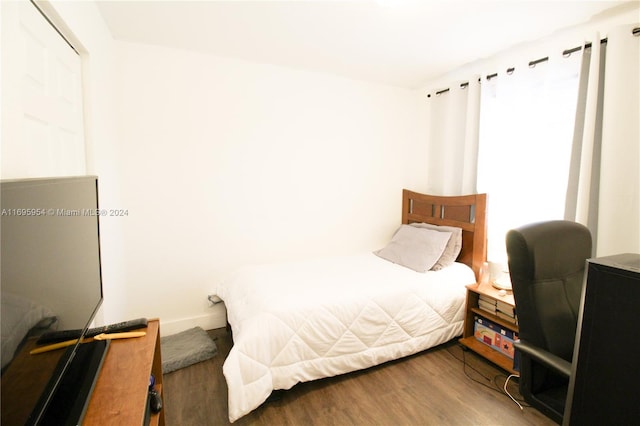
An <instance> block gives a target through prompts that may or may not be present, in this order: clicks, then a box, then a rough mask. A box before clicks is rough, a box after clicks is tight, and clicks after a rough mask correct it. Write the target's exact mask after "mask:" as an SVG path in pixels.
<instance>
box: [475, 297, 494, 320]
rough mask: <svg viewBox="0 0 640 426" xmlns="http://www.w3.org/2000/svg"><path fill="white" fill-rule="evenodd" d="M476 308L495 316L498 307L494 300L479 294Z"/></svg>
mask: <svg viewBox="0 0 640 426" xmlns="http://www.w3.org/2000/svg"><path fill="white" fill-rule="evenodd" d="M478 307H479V308H480V309H482V310H483V311H487V312H489V313H491V314H493V315H497V312H498V305H497V301H496V299H494V298H492V297H489V296H485V295H484V294H481V295H480V297H479V298H478Z"/></svg>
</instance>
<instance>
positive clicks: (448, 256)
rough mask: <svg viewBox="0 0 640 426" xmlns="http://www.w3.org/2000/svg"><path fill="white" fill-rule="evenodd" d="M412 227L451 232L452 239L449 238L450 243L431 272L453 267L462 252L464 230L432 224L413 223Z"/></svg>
mask: <svg viewBox="0 0 640 426" xmlns="http://www.w3.org/2000/svg"><path fill="white" fill-rule="evenodd" d="M411 226H415V227H418V228H426V229H432V230H434V231H440V232H450V233H451V237H450V238H449V242H448V243H447V246H446V247H445V248H444V251H443V252H442V256H440V259H438V261H437V262H436V263H435V265H433V267H432V268H431V270H432V271H439V270H440V269H442V268H446V267H447V266H449V265H453V263H454V262H455V261H456V259H457V258H458V255H459V254H460V250H462V228H456V227H454V226H441V225H432V224H430V223H412V224H411Z"/></svg>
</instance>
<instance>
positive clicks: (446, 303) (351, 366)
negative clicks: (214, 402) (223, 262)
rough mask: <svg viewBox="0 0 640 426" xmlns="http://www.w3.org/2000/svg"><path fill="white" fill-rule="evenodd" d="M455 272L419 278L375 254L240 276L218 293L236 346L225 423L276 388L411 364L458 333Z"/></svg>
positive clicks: (461, 292)
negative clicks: (399, 362) (392, 363)
mask: <svg viewBox="0 0 640 426" xmlns="http://www.w3.org/2000/svg"><path fill="white" fill-rule="evenodd" d="M473 282H475V277H474V274H473V271H472V270H471V269H470V268H469V267H467V266H466V265H463V264H461V263H455V264H454V265H451V266H449V267H447V268H444V269H443V270H441V271H437V272H435V271H429V272H426V273H418V272H415V271H412V270H410V269H407V268H405V267H402V266H399V265H396V264H393V263H391V262H388V261H386V260H384V259H381V258H379V257H377V256H376V255H374V254H372V253H365V254H360V255H353V256H347V257H334V258H330V259H318V260H313V261H304V262H296V263H286V264H271V265H259V266H248V267H244V268H242V269H240V270H238V271H237V272H235V273H234V274H232V275H231V276H229V277H228V278H227V279H225V280H223V282H221V283H220V284H219V285H218V288H217V294H218V295H219V296H220V298H222V299H223V300H224V302H225V305H226V308H227V318H228V322H229V324H230V325H231V328H232V332H233V340H234V346H233V347H232V349H231V351H230V353H229V355H228V357H227V359H226V360H225V363H224V367H223V372H224V376H225V378H226V381H227V386H228V392H229V393H228V395H229V420H230V421H232V422H233V421H235V420H237V419H239V418H240V417H242V416H244V415H245V414H247V413H249V412H250V411H252V410H253V409H255V408H256V407H258V406H259V405H260V404H262V403H263V402H264V401H265V400H266V399H267V398H268V397H269V395H270V394H271V392H272V390H274V389H290V388H291V387H293V386H294V385H295V384H296V383H299V382H305V381H310V380H315V379H319V378H323V377H331V376H335V375H338V374H343V373H347V372H351V371H356V370H360V369H363V368H367V367H371V366H374V365H378V364H380V363H383V362H386V361H389V360H393V359H398V358H401V357H404V356H408V355H411V354H414V353H417V352H419V351H422V350H425V349H428V348H430V347H433V346H436V345H439V344H441V343H444V342H446V341H448V340H450V339H452V338H454V337H455V336H457V335H460V334H461V333H462V324H463V317H464V303H465V294H466V292H465V285H467V284H471V283H473Z"/></svg>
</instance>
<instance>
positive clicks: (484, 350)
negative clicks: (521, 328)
mask: <svg viewBox="0 0 640 426" xmlns="http://www.w3.org/2000/svg"><path fill="white" fill-rule="evenodd" d="M481 294H482V295H484V296H488V297H489V298H491V299H494V300H499V301H501V302H504V303H507V304H509V305H511V306H514V307H515V300H514V298H513V294H512V293H511V292H508V293H507V294H506V295H504V296H501V295H500V293H499V290H498V289H496V288H494V287H493V286H492V285H491V284H471V285H468V286H467V304H466V311H465V318H464V329H463V333H462V338H461V339H460V340H459V342H460V344H462V345H463V346H465V347H467V348H468V349H470V350H472V351H474V352H475V353H477V354H478V355H480V356H481V357H483V358H485V359H487V360H489V361H491V362H492V363H494V364H496V365H497V366H499V367H500V368H502V369H504V370H506V371H508V372H510V373H516V371H515V370H514V369H513V359H511V358H509V357H508V356H506V355H504V354H502V353H500V352H498V351H496V350H495V349H493V348H491V347H490V346H488V345H485V344H484V343H482V342H480V341H479V340H478V339H476V338H475V336H474V321H475V317H481V318H484V319H487V320H489V321H491V322H493V323H495V324H497V325H499V326H501V327H503V328H505V329H508V330H511V331H514V332H516V333H517V332H518V326H517V324H514V323H512V322H509V321H507V320H504V319H502V318H500V317H499V316H497V315H494V314H492V313H490V312H487V311H485V310H483V309H480V308H479V307H478V300H479V299H480V295H481Z"/></svg>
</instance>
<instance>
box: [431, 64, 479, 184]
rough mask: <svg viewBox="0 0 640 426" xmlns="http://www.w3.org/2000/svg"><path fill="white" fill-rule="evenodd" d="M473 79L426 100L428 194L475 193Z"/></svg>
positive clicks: (476, 106) (475, 97)
mask: <svg viewBox="0 0 640 426" xmlns="http://www.w3.org/2000/svg"><path fill="white" fill-rule="evenodd" d="M478 79H479V78H478V77H477V76H474V77H473V78H472V79H471V80H470V81H469V82H468V83H466V84H465V85H455V86H453V87H451V88H450V89H449V90H448V91H446V92H443V93H440V94H434V95H432V96H431V97H430V99H429V110H430V112H429V122H430V125H429V157H428V160H427V161H428V163H427V183H428V188H427V189H428V192H429V193H431V194H437V195H464V194H471V193H474V192H476V176H477V173H476V165H477V155H478V115H479V108H480V85H479V83H478Z"/></svg>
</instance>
